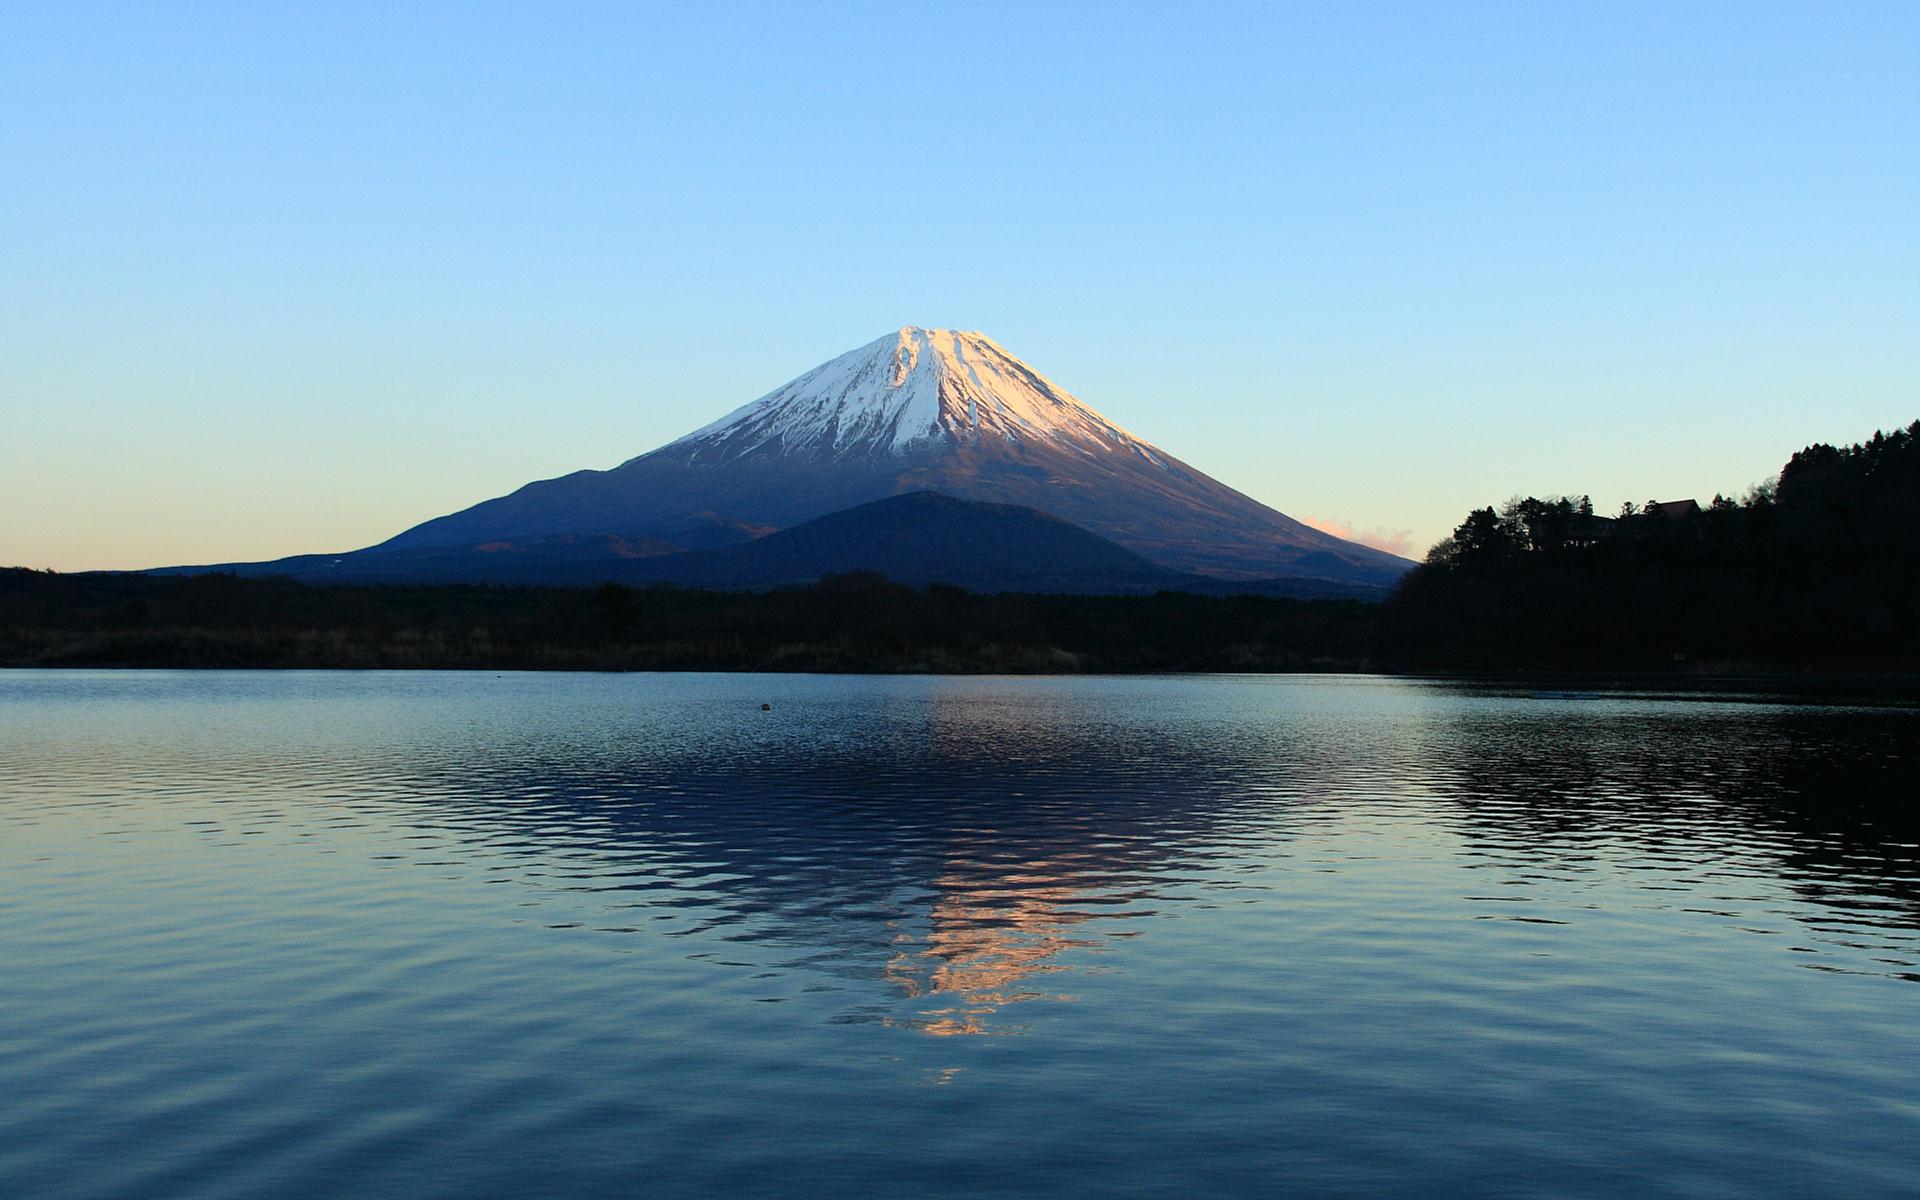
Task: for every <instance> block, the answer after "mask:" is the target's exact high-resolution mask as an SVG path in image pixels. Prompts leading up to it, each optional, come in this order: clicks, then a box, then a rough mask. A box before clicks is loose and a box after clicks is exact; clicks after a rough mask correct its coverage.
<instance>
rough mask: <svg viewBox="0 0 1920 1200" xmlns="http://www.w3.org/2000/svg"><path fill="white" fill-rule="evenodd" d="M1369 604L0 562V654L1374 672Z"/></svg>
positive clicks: (308, 662) (109, 659)
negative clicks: (177, 572) (408, 581)
mask: <svg viewBox="0 0 1920 1200" xmlns="http://www.w3.org/2000/svg"><path fill="white" fill-rule="evenodd" d="M1379 620H1380V607H1379V605H1377V604H1368V603H1365V602H1362V601H1358V600H1335V601H1305V600H1292V599H1278V598H1272V597H1265V596H1196V595H1189V594H1185V593H1161V594H1159V595H1152V596H1053V595H1026V594H1005V595H985V594H976V593H971V592H966V591H962V590H960V589H958V588H953V587H944V586H938V585H936V586H933V587H928V588H920V589H916V588H910V587H907V586H904V585H902V584H898V583H893V582H891V581H889V580H887V579H885V578H883V577H880V576H877V575H849V576H839V577H834V578H829V579H825V580H822V581H820V582H819V583H817V584H815V585H813V586H811V587H805V588H788V589H781V590H778V591H772V592H709V591H693V590H686V589H680V588H670V587H649V588H640V589H633V588H628V587H624V586H621V585H619V584H606V585H603V586H601V587H599V588H558V587H555V588H536V587H486V586H444V585H442V586H416V587H406V586H365V587H347V586H314V585H305V584H298V583H293V582H291V581H289V580H285V579H241V578H235V577H233V576H230V575H199V576H177V577H151V576H140V575H99V574H88V575H54V574H49V573H45V572H38V571H22V570H11V571H0V666H157V667H446V668H483V667H484V668H551V669H596V670H791V671H951V672H982V671H988V672H1077V671H1290V670H1360V669H1366V668H1369V667H1374V666H1377V665H1378V664H1377V663H1375V662H1374V661H1373V660H1372V658H1371V657H1370V655H1371V654H1372V651H1373V648H1374V646H1376V645H1377V644H1378V641H1379V637H1378V624H1379Z"/></svg>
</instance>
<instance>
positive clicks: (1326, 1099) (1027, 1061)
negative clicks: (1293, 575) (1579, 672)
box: [0, 672, 1920, 1200]
mask: <svg viewBox="0 0 1920 1200" xmlns="http://www.w3.org/2000/svg"><path fill="white" fill-rule="evenodd" d="M763 702H764V703H771V704H772V705H773V709H772V711H771V712H762V711H761V710H760V705H761V704H762V703H763ZM1917 766H1920V715H1916V713H1915V712H1913V711H1911V710H1906V709H1900V708H1876V707H1870V706H1856V707H1847V706H1840V705H1832V704H1823V705H1818V706H1814V705H1799V704H1794V703H1791V702H1784V701H1780V700H1778V699H1773V700H1769V699H1767V698H1765V697H1757V696H1731V697H1717V698H1708V699H1702V698H1685V697H1661V696H1644V695H1643V696H1605V697H1581V696H1536V695H1532V694H1529V693H1527V692H1524V691H1503V690H1498V689H1488V688H1473V687H1467V686H1462V685H1452V684H1437V683H1421V682H1409V681H1403V680H1384V679H1366V678H1182V679H1071V680H1069V679H1018V680H1015V679H942V678H931V679H929V678H900V679H892V678H890V679H874V678H817V677H795V676H743V675H729V676H658V675H651V676H597V675H509V676H504V677H499V676H493V675H472V674H332V673H311V674H308V673H218V674H193V673H168V672H97V673H91V672H71V673H36V672H0V1195H4V1196H5V1197H8V1198H10V1200H20V1198H34V1200H38V1198H41V1197H61V1198H67V1197H76V1198H77V1197H104V1196H114V1197H122V1196H124V1197H147V1196H151V1197H195V1198H197V1197H276V1198H278V1197H306V1196H343V1197H356V1198H364V1197H372V1198H382V1197H398V1198H402V1200H424V1198H427V1197H463V1198H464V1197H496V1196H497V1197H521V1196H526V1197H541V1196H554V1197H601V1196H674V1195H695V1194H706V1195H727V1196H735V1195H846V1196H889V1195H909V1194H911V1195H923V1196H947V1195H965V1196H994V1195H1024V1196H1060V1195H1102V1196H1104V1195H1148V1196H1160V1195H1168V1196H1171V1195H1184V1194H1193V1195H1227V1194H1242V1195H1303V1196H1319V1195H1327V1196H1368V1195H1381V1194H1399V1195H1424V1196H1445V1195H1458V1196H1467V1195H1507V1196H1522V1195H1538V1196H1595V1195H1609V1196H1780V1197H1802V1196H1816V1195H1817V1196H1835V1197H1841V1196H1845V1197H1865V1196H1893V1195H1920V849H1917V848H1916V839H1917V835H1920V815H1917V810H1916V806H1915V800H1914V799H1913V796H1912V795H1911V794H1910V793H1914V792H1920V784H1917V783H1916V781H1917V780H1920V770H1917V769H1916V767H1917Z"/></svg>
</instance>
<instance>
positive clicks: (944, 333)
mask: <svg viewBox="0 0 1920 1200" xmlns="http://www.w3.org/2000/svg"><path fill="white" fill-rule="evenodd" d="M987 437H1001V438H1008V439H1013V440H1016V441H1022V440H1027V439H1036V440H1037V439H1045V440H1048V441H1050V442H1052V443H1054V444H1056V445H1063V446H1065V447H1067V448H1071V449H1075V450H1078V451H1080V452H1082V453H1115V452H1126V453H1134V454H1138V455H1140V456H1141V457H1143V458H1145V459H1147V460H1148V461H1150V462H1153V463H1155V464H1156V465H1159V463H1160V456H1159V455H1158V454H1157V453H1156V452H1155V451H1154V449H1153V447H1152V446H1150V445H1149V444H1148V443H1146V442H1144V441H1142V440H1141V439H1139V438H1137V437H1135V436H1134V435H1132V434H1130V433H1128V432H1127V431H1126V430H1124V429H1121V428H1120V427H1119V426H1117V425H1115V424H1113V423H1112V422H1110V421H1108V420H1107V419H1106V418H1105V417H1102V416H1101V415H1100V414H1099V413H1097V412H1095V411H1094V410H1093V409H1091V408H1089V407H1087V406H1086V405H1084V404H1082V403H1081V402H1080V401H1078V400H1076V399H1074V398H1073V396H1071V395H1069V394H1068V393H1067V392H1066V391H1065V390H1064V389H1062V388H1060V387H1058V386H1056V385H1055V384H1054V383H1052V382H1051V381H1050V380H1048V379H1047V378H1046V377H1045V376H1043V375H1041V374H1040V373H1039V372H1038V371H1035V370H1034V369H1033V368H1032V367H1029V366H1027V365H1026V364H1025V363H1023V362H1021V361H1020V360H1019V359H1018V358H1015V357H1014V356H1013V355H1011V354H1009V353H1008V352H1007V351H1006V350H1005V349H1003V348H1002V347H1001V346H1000V344H999V343H997V342H995V341H994V340H993V339H992V338H990V337H988V336H986V335H985V334H983V333H977V332H961V331H959V330H954V329H920V328H917V327H915V326H905V327H903V328H901V329H900V330H899V331H898V332H896V333H890V334H888V335H887V336H885V337H883V338H879V339H877V340H875V341H872V342H869V343H867V344H866V345H864V346H861V347H860V348H858V349H856V350H849V351H848V352H847V353H845V354H842V355H841V356H839V357H838V358H835V359H832V360H829V361H828V362H825V363H822V364H821V365H819V366H817V367H815V368H814V369H813V370H811V371H808V372H807V373H806V374H804V375H801V376H800V377H799V378H797V379H795V380H793V381H792V382H790V383H788V384H786V385H784V386H782V387H779V388H776V389H774V390H773V391H771V392H769V393H767V394H766V395H765V396H762V397H761V398H760V399H758V400H755V401H754V402H753V403H751V404H748V405H746V406H744V407H742V408H739V409H736V410H734V411H733V412H731V413H728V414H727V415H726V416H724V417H722V418H720V419H719V420H718V421H715V422H714V423H713V424H711V425H707V426H705V427H703V428H701V429H697V430H695V431H694V432H692V433H690V434H688V435H687V436H686V437H683V438H681V439H680V440H679V441H678V442H676V443H674V445H676V446H682V447H686V446H688V445H689V444H695V446H694V449H695V454H696V457H699V456H703V453H704V451H706V450H707V448H709V447H711V448H712V450H713V451H714V452H715V453H717V454H718V455H720V456H722V457H727V458H732V457H736V456H738V455H741V454H746V453H749V452H751V451H754V450H758V449H762V448H766V449H771V450H775V451H778V452H782V453H795V452H809V453H828V454H847V453H866V454H872V453H881V452H885V453H892V454H905V453H907V452H909V451H911V450H914V449H917V448H920V447H923V446H930V445H932V444H935V443H938V442H942V441H947V442H953V441H960V440H965V439H972V438H987Z"/></svg>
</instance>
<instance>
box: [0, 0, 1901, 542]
mask: <svg viewBox="0 0 1920 1200" xmlns="http://www.w3.org/2000/svg"><path fill="white" fill-rule="evenodd" d="M829 9H831V11H830V12H828V11H827V10H829ZM906 324H913V325H930V326H939V327H948V326H952V327H958V328H963V329H980V330H984V331H986V332H987V333H989V334H990V335H992V336H993V337H994V338H996V339H997V340H998V341H1000V342H1001V343H1002V344H1004V345H1005V346H1006V347H1007V348H1008V349H1010V350H1011V351H1013V352H1014V353H1016V354H1019V355H1021V356H1022V357H1024V358H1026V359H1027V360H1028V361H1030V362H1031V363H1032V364H1033V365H1034V366H1036V367H1037V368H1038V369H1040V370H1041V371H1043V372H1045V373H1047V374H1048V375H1049V376H1051V377H1052V378H1053V379H1054V380H1055V381H1056V382H1058V383H1060V384H1061V385H1063V386H1065V387H1066V388H1067V389H1068V390H1070V391H1072V392H1074V393H1075V394H1076V395H1078V396H1079V397H1080V398H1081V399H1083V400H1085V401H1086V402H1088V403H1089V404H1092V405H1093V406H1094V407H1095V408H1098V409H1100V410H1101V411H1102V412H1104V413H1106V414H1107V415H1108V416H1109V417H1111V418H1112V419H1113V420H1115V421H1116V422H1118V423H1120V424H1121V425H1124V426H1126V427H1127V428H1130V429H1132V430H1134V431H1136V432H1138V433H1140V434H1141V435H1143V436H1145V437H1148V438H1150V439H1152V440H1153V441H1155V442H1158V443H1159V444H1161V445H1162V446H1164V447H1166V448H1167V449H1169V450H1171V451H1172V452H1174V453H1176V454H1178V455H1180V456H1181V457H1183V458H1185V459H1187V460H1188V461H1189V462H1191V463H1193V464H1195V465H1196V466H1199V467H1200V468H1202V469H1204V470H1206V471H1208V472H1209V473H1211V474H1213V475H1215V476H1217V477H1219V478H1220V479H1222V480H1224V481H1226V482H1227V483H1230V484H1232V485H1233V486H1235V487H1238V488H1240V489H1241V490H1243V491H1245V492H1248V493H1249V494H1251V495H1253V496H1255V497H1257V498H1258V499H1261V500H1263V501H1265V502H1267V503H1269V504H1272V505H1273V506H1275V507H1277V508H1279V509H1281V510H1282V511H1284V512H1287V513H1290V514H1292V515H1294V516H1297V517H1302V518H1308V517H1311V518H1314V519H1316V520H1319V521H1323V522H1330V523H1336V524H1343V525H1346V526H1350V527H1352V528H1354V529H1356V530H1358V531H1362V532H1371V533H1372V534H1374V535H1376V536H1378V537H1382V538H1386V539H1389V540H1391V539H1392V538H1394V537H1399V538H1402V539H1404V541H1405V544H1406V545H1408V546H1410V547H1411V548H1412V550H1413V551H1414V552H1415V553H1418V552H1420V551H1423V550H1424V549H1425V547H1426V545H1427V544H1428V543H1430V542H1432V541H1433V540H1435V539H1436V538H1438V537H1440V536H1443V535H1444V534H1445V533H1446V532H1447V530H1448V529H1449V528H1450V527H1451V526H1452V525H1453V524H1454V523H1455V522H1456V521H1457V520H1458V519H1459V517H1460V516H1461V515H1462V514H1463V513H1464V511H1465V510H1466V509H1467V508H1469V507H1471V506H1474V505H1478V504H1484V503H1488V502H1495V501H1499V500H1501V499H1504V498H1505V497H1507V496H1509V495H1512V494H1515V493H1525V492H1543V493H1544V492H1560V491H1575V492H1579V491H1588V492H1591V493H1592V494H1593V495H1594V497H1595V500H1596V502H1597V503H1599V504H1600V505H1601V506H1602V507H1603V508H1612V507H1615V506H1617V505H1618V504H1619V502H1620V501H1622V500H1627V499H1631V500H1634V501H1641V500H1646V499H1653V498H1659V499H1669V498H1676V497H1681V496H1689V495H1691V496H1699V497H1701V498H1703V499H1704V498H1706V497H1708V496H1710V495H1712V493H1713V492H1714V491H1715V490H1726V491H1735V490H1739V489H1744V488H1745V487H1746V486H1748V485H1749V484H1751V483H1753V482H1755V481H1757V480H1759V479H1760V478H1762V477H1764V476H1766V475H1768V474H1769V473H1771V472H1772V471H1774V470H1777V469H1778V467H1779V465H1780V463H1781V462H1782V461H1784V459H1785V458H1786V456H1787V455H1788V454H1790V453H1791V452H1792V451H1793V450H1795V449H1797V448H1799V447H1800V446H1802V445H1804V444H1806V443H1808V442H1810V441H1816V440H1828V441H1850V440H1856V439H1858V438H1861V437H1864V436H1866V435H1868V434H1870V433H1872V432H1873V431H1874V430H1875V429H1876V428H1881V427H1891V426H1894V425H1897V424H1905V423H1908V422H1911V421H1912V420H1914V419H1915V418H1920V4H1914V3H1910V2H1905V0H1902V2H1898V3H1839V4H1827V3H1820V4H1813V3H1809V4H1803V5H1779V4H1769V3H1738V4H1726V5H1718V4H1711V3H1704V2H1699V3H1680V4H1675V3H1661V4H1649V5H1644V6H1643V5H1635V4H1630V3H1622V2H1619V0H1609V2H1607V3H1601V4H1592V5H1582V4H1539V3H1515V4H1460V5H1446V4H1438V3H1430V4H1407V5H1383V4H1364V3H1363V4H1334V3H1328V4H1321V5H1287V4H1251V5H1244V6H1236V5H1227V4H1212V5H1209V4H1200V5H1176V4H1166V3H1154V4H1146V5H1139V6H1134V7H1128V6H1122V5H1119V4H1086V5H1031V4H1016V5H1006V6H995V5H986V4H971V5H965V6H961V5H924V6H912V5H901V4H886V5H873V6H864V5H826V4H821V5H812V4H808V5H794V4H782V5H767V6H764V7H762V6H742V5H730V4H719V3H716V4H682V5H671V4H657V5H641V4H609V5H605V6H596V5H589V4H576V3H568V4H538V3H524V4H518V5H488V4H447V5H433V4H426V3H407V4H391V3H378V4H368V5H364V6H353V5H349V4H309V5H285V6H281V5H272V4H264V3H246V4H235V5H232V6H223V5H213V4H192V3H182V4H164V5H161V4H128V5H92V4H86V3H32V4H24V3H12V2H10V0H0V563H18V564H22V565H28V566H36V567H37V566H51V567H55V568H59V569H63V570H67V569H81V568H87V567H131V566H149V565H157V564H164V563H177V562H201V561H220V560H237V559H258V558H269V557H275V556H278V555H282V554H288V553H295V552H304V551H331V550H341V549H348V548H353V547H358V546H362V545H366V544H368V543H371V542H374V541H377V540H380V539H382V538H384V537H386V536H388V535H390V534H392V533H394V532H397V531H398V530H400V529H401V528H403V527H406V526H408V525H411V524H413V523H415V522H417V521H420V520H422V519H425V518H427V517H431V516H435V515H438V514H441V513H444V512H448V511H451V510H454V509H457V508H461V507H464V506H466V505H467V504H470V503H473V502H475V501H478V500H481V499H484V498H486V497H488V496H492V495H497V494H499V493H502V492H505V491H508V490H511V489H512V488H514V487H516V486H518V485H519V484H521V483H523V482H526V481H528V480H531V479H535V478H544V477H547V476H552V475H556V474H561V473H564V472H566V471H570V470H575V469H578V468H581V467H607V466H612V465H614V464H615V463H618V462H620V461H622V460H624V459H626V458H629V457H631V456H633V455H635V454H638V453H641V452H643V451H645V450H648V449H651V448H652V447H654V446H656V445H658V444H659V443H661V442H663V441H666V440H669V439H671V438H673V437H676V436H678V435H679V434H681V433H684V432H686V431H688V430H690V429H692V428H694V427H696V426H698V425H701V424H704V423H706V422H707V421H709V420H711V419H713V418H715V417H717V416H719V415H721V414H722V413H724V412H726V411H728V410H729V409H732V408H734V407H736V406H738V405H740V404H742V403H744V402H746V401H747V400H750V399H752V398H754V397H755V396H758V395H760V394H761V393H763V392H765V391H767V390H769V389H771V388H773V387H774V386H776V385H778V384H780V383H782V382H784V381H786V380H787V379H788V378H790V377H792V376H793V375H796V374H798V373H800V372H801V371H803V370H805V369H806V368H808V367H811V366H813V365H815V364H816V363H818V362H820V361H822V360H824V359H826V358H829V357H831V356H833V355H835V354H838V353H840V352H842V351H844V350H848V349H851V348H852V347H854V346H857V345H860V344H862V343H864V342H867V341H871V340H872V339H874V338H876V337H878V336H880V335H881V334H883V333H885V332H887V331H888V330H891V329H895V328H897V327H899V326H901V325H906Z"/></svg>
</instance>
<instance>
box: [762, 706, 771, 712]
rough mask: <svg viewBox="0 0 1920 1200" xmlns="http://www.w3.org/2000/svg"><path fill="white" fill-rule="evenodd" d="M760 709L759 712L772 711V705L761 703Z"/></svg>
mask: <svg viewBox="0 0 1920 1200" xmlns="http://www.w3.org/2000/svg"><path fill="white" fill-rule="evenodd" d="M760 711H761V712H772V711H773V705H771V704H762V705H761V706H760Z"/></svg>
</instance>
